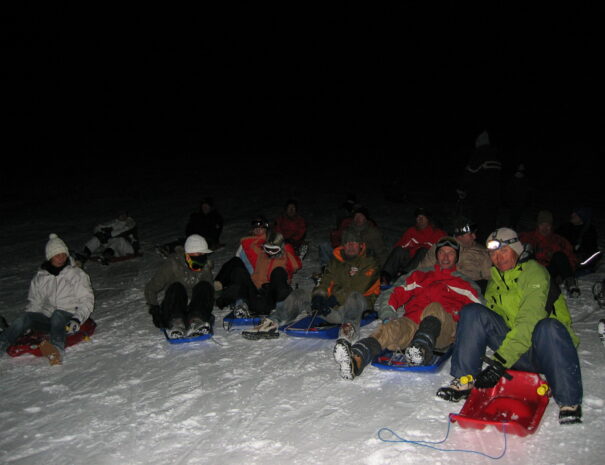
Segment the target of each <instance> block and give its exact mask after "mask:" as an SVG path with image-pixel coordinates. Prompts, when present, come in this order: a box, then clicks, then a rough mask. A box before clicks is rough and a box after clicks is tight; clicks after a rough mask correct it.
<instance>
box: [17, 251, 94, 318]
mask: <svg viewBox="0 0 605 465" xmlns="http://www.w3.org/2000/svg"><path fill="white" fill-rule="evenodd" d="M27 300H28V302H27V305H26V307H25V311H26V312H35V313H42V314H43V315H46V316H48V317H50V316H51V315H52V313H53V312H54V311H55V310H65V311H66V312H70V313H73V315H74V318H77V319H78V320H80V322H81V323H84V322H85V321H86V320H87V319H88V317H89V316H90V314H91V313H92V310H93V308H94V303H95V299H94V294H93V291H92V286H91V284H90V277H89V276H88V274H86V272H85V271H84V270H82V269H81V268H78V267H76V266H74V265H73V262H72V261H71V259H70V264H69V265H67V266H66V267H65V268H63V270H61V272H60V273H59V274H58V275H57V276H54V275H53V274H51V273H49V272H48V271H46V270H45V269H40V270H38V272H37V273H36V275H35V276H34V278H33V279H32V281H31V284H30V286H29V294H28V296H27Z"/></svg>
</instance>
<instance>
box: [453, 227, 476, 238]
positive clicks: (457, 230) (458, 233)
mask: <svg viewBox="0 0 605 465" xmlns="http://www.w3.org/2000/svg"><path fill="white" fill-rule="evenodd" d="M476 230H477V228H476V227H475V225H474V224H465V225H464V226H459V227H457V228H455V229H454V235H455V236H462V235H463V234H467V233H472V232H475V231H476Z"/></svg>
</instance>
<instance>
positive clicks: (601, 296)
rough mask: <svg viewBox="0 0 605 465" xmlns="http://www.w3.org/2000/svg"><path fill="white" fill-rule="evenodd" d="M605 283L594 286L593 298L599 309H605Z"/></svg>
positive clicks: (601, 282) (597, 283)
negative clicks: (604, 284)
mask: <svg viewBox="0 0 605 465" xmlns="http://www.w3.org/2000/svg"><path fill="white" fill-rule="evenodd" d="M604 282H605V281H600V282H596V283H594V284H593V286H592V296H593V297H594V300H596V301H597V303H598V304H599V307H601V308H605V292H604V290H603V283H604Z"/></svg>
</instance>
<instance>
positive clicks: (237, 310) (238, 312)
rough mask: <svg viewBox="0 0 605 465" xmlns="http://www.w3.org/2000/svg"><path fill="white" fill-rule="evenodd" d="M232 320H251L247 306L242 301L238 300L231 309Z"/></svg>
mask: <svg viewBox="0 0 605 465" xmlns="http://www.w3.org/2000/svg"><path fill="white" fill-rule="evenodd" d="M233 316H234V318H251V316H252V315H251V314H250V310H249V309H248V304H247V303H246V302H244V301H243V300H238V301H237V302H236V303H235V305H234V307H233Z"/></svg>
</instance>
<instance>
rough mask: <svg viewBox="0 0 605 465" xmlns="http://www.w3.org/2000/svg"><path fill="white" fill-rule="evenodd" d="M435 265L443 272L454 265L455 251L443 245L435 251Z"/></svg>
mask: <svg viewBox="0 0 605 465" xmlns="http://www.w3.org/2000/svg"><path fill="white" fill-rule="evenodd" d="M437 263H439V266H440V267H441V268H443V269H445V270H447V269H448V268H451V267H452V266H454V265H455V264H456V250H455V249H454V248H453V247H450V246H449V245H444V246H443V247H441V248H440V249H439V250H438V251H437Z"/></svg>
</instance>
